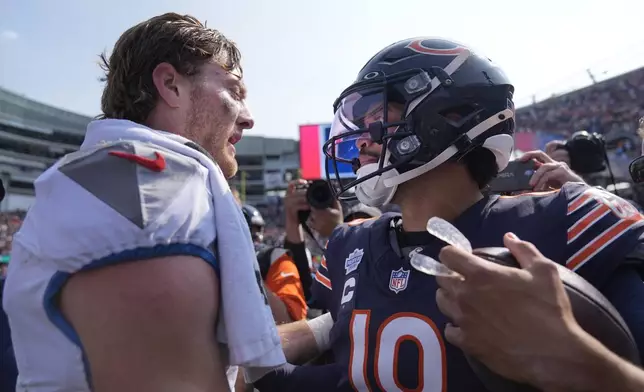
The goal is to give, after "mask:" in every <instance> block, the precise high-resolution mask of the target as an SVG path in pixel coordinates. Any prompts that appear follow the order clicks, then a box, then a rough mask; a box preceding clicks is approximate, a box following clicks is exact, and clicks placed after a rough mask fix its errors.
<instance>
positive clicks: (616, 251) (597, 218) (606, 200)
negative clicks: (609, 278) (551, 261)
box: [566, 186, 644, 270]
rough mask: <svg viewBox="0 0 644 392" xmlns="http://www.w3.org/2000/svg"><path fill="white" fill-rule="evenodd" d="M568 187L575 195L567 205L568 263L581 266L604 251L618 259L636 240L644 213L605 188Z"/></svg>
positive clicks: (577, 266)
mask: <svg viewBox="0 0 644 392" xmlns="http://www.w3.org/2000/svg"><path fill="white" fill-rule="evenodd" d="M568 191H569V194H571V195H570V196H572V197H570V199H571V200H570V202H569V203H568V206H567V248H568V252H567V254H568V257H567V260H566V266H567V267H568V268H570V269H571V270H578V269H580V268H582V267H583V266H584V265H586V264H587V263H589V262H590V261H591V260H594V259H599V258H602V254H603V253H610V255H611V256H613V258H614V261H615V262H618V261H619V259H621V258H623V256H624V255H625V254H627V253H628V252H629V251H630V248H632V247H633V246H634V245H635V244H636V242H637V238H638V237H639V235H640V234H641V231H642V225H643V224H644V217H643V216H642V215H641V214H640V213H639V212H638V211H637V210H636V209H635V208H634V207H633V206H632V205H631V204H630V203H628V202H627V201H625V200H623V199H621V198H619V197H618V196H616V195H613V194H611V193H609V192H607V191H604V190H602V189H598V188H593V187H588V186H584V187H575V188H573V189H569V190H568ZM631 242H632V244H631ZM614 244H615V246H613V245H614ZM616 244H621V245H616Z"/></svg>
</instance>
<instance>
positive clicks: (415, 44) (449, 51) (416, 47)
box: [405, 39, 466, 56]
mask: <svg viewBox="0 0 644 392" xmlns="http://www.w3.org/2000/svg"><path fill="white" fill-rule="evenodd" d="M431 41H434V40H432V39H417V40H414V41H411V42H410V43H408V44H407V46H405V48H407V49H411V50H413V51H414V52H416V53H420V54H429V55H434V56H457V55H459V54H461V53H462V52H463V51H465V50H466V49H465V48H464V47H462V46H458V45H456V44H453V45H454V47H453V48H432V47H430V46H427V45H425V44H424V42H431ZM436 41H439V40H436ZM440 41H441V42H446V41H442V40H440ZM450 43H451V42H450Z"/></svg>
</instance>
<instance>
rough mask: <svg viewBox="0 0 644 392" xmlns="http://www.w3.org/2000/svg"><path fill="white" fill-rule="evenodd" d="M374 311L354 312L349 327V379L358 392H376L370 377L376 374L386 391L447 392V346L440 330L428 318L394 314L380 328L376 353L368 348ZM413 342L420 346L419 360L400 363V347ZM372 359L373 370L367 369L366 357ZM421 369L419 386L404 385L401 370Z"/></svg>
mask: <svg viewBox="0 0 644 392" xmlns="http://www.w3.org/2000/svg"><path fill="white" fill-rule="evenodd" d="M370 316H371V311H369V310H355V311H354V312H353V315H352V316H351V322H350V324H349V328H350V331H349V333H350V336H351V359H350V364H349V379H350V381H351V385H352V386H353V388H354V389H355V390H357V391H373V390H374V388H373V386H371V385H369V381H368V380H369V378H368V376H367V375H368V374H373V378H374V379H375V380H376V383H377V388H378V389H380V390H383V391H410V390H412V391H418V392H420V391H423V392H445V391H447V368H446V366H445V362H446V360H445V344H444V343H443V338H442V336H441V333H440V331H439V330H438V329H437V328H436V325H435V324H434V323H433V322H432V320H430V319H429V318H427V317H425V316H423V315H420V314H417V313H411V312H400V313H395V314H393V315H391V316H390V317H389V318H387V319H386V320H385V321H384V322H383V323H382V324H381V325H380V326H379V327H378V332H377V334H376V345H375V348H373V352H370V351H369V349H370V348H371V347H369V327H370V325H369V322H370ZM404 341H410V342H413V343H414V344H416V346H418V355H419V358H410V359H408V361H409V360H411V361H412V363H404V362H403V363H401V360H402V361H404V360H405V359H404V358H399V350H400V344H401V343H402V342H404ZM369 357H373V367H374V368H373V369H368V361H367V358H369ZM416 364H417V366H418V367H417V369H418V385H416V387H412V388H411V389H410V387H411V386H409V385H404V386H403V385H402V384H401V383H400V380H399V378H398V369H400V368H409V366H410V365H414V366H416Z"/></svg>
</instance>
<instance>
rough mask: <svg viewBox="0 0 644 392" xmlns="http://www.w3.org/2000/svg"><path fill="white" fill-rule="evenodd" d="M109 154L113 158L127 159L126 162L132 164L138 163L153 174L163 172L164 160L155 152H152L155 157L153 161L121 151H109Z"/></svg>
mask: <svg viewBox="0 0 644 392" xmlns="http://www.w3.org/2000/svg"><path fill="white" fill-rule="evenodd" d="M109 154H110V155H114V156H115V157H119V158H123V159H127V160H128V161H132V162H134V163H138V164H139V165H141V166H143V167H145V168H146V169H149V170H152V171H155V172H161V171H163V170H165V158H164V157H163V155H161V154H159V153H158V152H156V151H155V152H154V155H155V156H156V158H155V159H151V158H146V157H142V156H140V155H136V154H130V153H128V152H123V151H110V152H109Z"/></svg>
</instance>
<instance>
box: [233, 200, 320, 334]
mask: <svg viewBox="0 0 644 392" xmlns="http://www.w3.org/2000/svg"><path fill="white" fill-rule="evenodd" d="M242 212H243V213H244V217H245V218H246V223H248V228H249V229H250V231H251V236H252V238H253V242H254V244H255V250H256V251H257V262H258V263H259V271H260V274H261V276H262V280H263V281H264V285H265V287H266V288H267V289H268V294H269V303H270V305H271V310H272V311H273V318H275V321H276V322H277V323H278V324H284V323H288V322H291V321H297V320H303V319H305V318H306V314H307V311H308V307H307V305H306V300H305V299H304V290H303V288H302V281H301V279H300V274H299V272H298V268H297V267H296V265H295V262H294V261H293V256H292V254H291V252H290V251H289V250H288V249H284V248H281V247H277V246H269V245H266V244H264V243H263V238H264V226H265V225H266V223H265V221H264V218H263V217H262V215H261V214H260V212H259V211H258V210H257V209H256V208H255V207H253V206H251V205H248V204H244V205H243V206H242Z"/></svg>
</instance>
